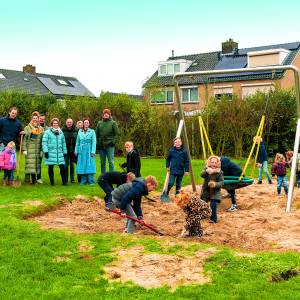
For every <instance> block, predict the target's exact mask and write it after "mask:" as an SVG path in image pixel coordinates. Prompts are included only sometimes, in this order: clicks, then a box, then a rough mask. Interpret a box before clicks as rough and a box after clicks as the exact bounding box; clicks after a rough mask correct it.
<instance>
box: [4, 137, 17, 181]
mask: <svg viewBox="0 0 300 300" xmlns="http://www.w3.org/2000/svg"><path fill="white" fill-rule="evenodd" d="M15 168H16V150H15V143H14V142H9V143H8V144H7V146H6V147H5V149H4V150H3V151H2V152H1V154H0V169H3V170H4V176H3V182H2V185H3V186H6V185H7V184H8V181H9V184H10V185H13V181H14V170H15Z"/></svg>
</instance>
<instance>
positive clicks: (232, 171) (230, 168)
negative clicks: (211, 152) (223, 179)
mask: <svg viewBox="0 0 300 300" xmlns="http://www.w3.org/2000/svg"><path fill="white" fill-rule="evenodd" d="M221 170H222V171H223V175H224V176H241V174H242V169H241V167H240V166H239V165H238V164H236V163H234V162H233V161H231V160H230V159H229V157H227V156H222V157H221Z"/></svg>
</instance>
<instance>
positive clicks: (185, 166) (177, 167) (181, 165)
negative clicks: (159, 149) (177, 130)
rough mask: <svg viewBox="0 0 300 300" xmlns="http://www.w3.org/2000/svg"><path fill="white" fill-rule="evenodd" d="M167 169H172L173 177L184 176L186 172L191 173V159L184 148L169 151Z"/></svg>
mask: <svg viewBox="0 0 300 300" xmlns="http://www.w3.org/2000/svg"><path fill="white" fill-rule="evenodd" d="M170 165H171V167H170ZM166 167H167V168H169V167H170V174H171V175H183V174H184V172H189V157H188V154H187V152H186V150H185V149H184V147H183V146H181V147H180V148H179V149H177V148H176V147H172V148H170V149H169V153H168V156H167V159H166Z"/></svg>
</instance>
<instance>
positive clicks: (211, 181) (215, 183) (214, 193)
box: [200, 155, 224, 224]
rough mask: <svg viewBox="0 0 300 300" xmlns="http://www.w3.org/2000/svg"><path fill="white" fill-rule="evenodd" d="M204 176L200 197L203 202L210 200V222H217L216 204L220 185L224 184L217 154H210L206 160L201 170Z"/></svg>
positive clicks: (218, 200)
mask: <svg viewBox="0 0 300 300" xmlns="http://www.w3.org/2000/svg"><path fill="white" fill-rule="evenodd" d="M201 177H202V178H204V183H203V185H202V191H201V196H200V198H201V199H202V200H204V201H205V202H208V201H210V208H211V217H210V223H213V224H215V223H217V205H218V203H219V202H220V201H221V187H222V185H223V184H224V178H223V172H222V171H221V161H220V158H219V157H218V156H215V155H212V156H210V157H209V158H208V160H207V161H206V168H205V169H204V170H203V171H202V173H201Z"/></svg>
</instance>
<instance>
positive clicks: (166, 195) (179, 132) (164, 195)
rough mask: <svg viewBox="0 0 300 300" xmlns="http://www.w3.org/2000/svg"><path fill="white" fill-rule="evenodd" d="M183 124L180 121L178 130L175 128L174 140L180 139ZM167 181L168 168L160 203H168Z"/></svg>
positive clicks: (168, 177) (168, 178) (168, 175)
mask: <svg viewBox="0 0 300 300" xmlns="http://www.w3.org/2000/svg"><path fill="white" fill-rule="evenodd" d="M183 123H184V122H183V120H180V122H179V125H178V128H177V133H176V138H178V137H180V135H181V131H182V128H183ZM170 167H171V165H170ZM169 180H170V168H168V170H167V175H166V179H165V183H164V186H163V190H162V194H161V196H160V200H161V202H170V198H169V195H168V194H167V190H168V184H169Z"/></svg>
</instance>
